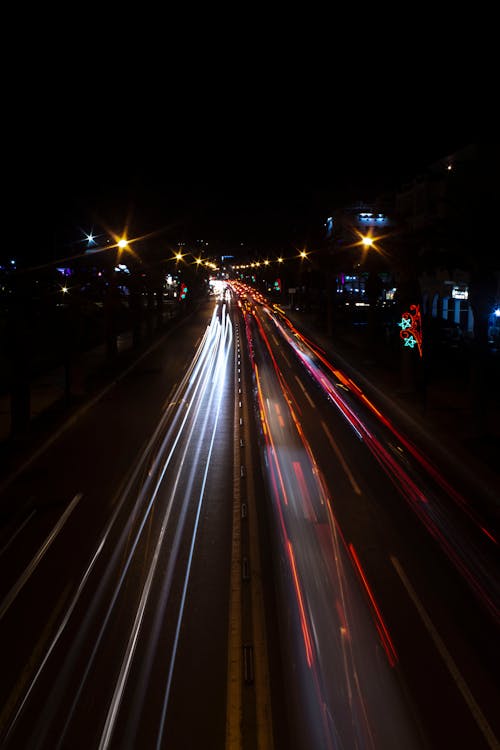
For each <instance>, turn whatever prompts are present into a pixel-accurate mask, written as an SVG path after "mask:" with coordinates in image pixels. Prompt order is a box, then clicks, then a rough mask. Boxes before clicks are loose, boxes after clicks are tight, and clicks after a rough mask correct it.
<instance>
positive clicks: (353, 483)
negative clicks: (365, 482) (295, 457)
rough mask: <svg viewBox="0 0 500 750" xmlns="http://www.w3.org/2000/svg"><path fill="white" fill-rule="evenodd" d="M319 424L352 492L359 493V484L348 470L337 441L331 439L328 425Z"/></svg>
mask: <svg viewBox="0 0 500 750" xmlns="http://www.w3.org/2000/svg"><path fill="white" fill-rule="evenodd" d="M321 426H322V427H323V430H324V431H325V433H326V436H327V438H328V440H329V442H330V445H331V446H332V448H333V450H334V451H335V455H336V456H337V458H338V460H339V461H340V463H341V464H342V468H343V469H344V471H345V473H346V474H347V476H348V478H349V481H350V483H351V486H352V488H353V490H354V492H355V493H356V495H361V490H360V488H359V484H358V483H357V482H356V480H355V479H354V476H353V473H352V471H351V470H350V468H349V467H348V465H347V462H346V460H345V458H344V456H343V455H342V452H341V450H340V448H339V447H338V445H337V443H336V442H335V440H334V439H333V435H332V433H331V432H330V430H329V429H328V427H327V425H326V424H325V422H323V421H322V422H321Z"/></svg>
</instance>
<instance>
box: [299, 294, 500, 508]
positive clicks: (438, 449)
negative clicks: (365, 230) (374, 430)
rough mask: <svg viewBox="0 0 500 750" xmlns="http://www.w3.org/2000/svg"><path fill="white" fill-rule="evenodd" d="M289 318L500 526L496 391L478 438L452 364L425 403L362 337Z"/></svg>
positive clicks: (303, 317)
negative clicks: (481, 499)
mask: <svg viewBox="0 0 500 750" xmlns="http://www.w3.org/2000/svg"><path fill="white" fill-rule="evenodd" d="M285 312H286V314H287V316H288V317H289V318H290V320H291V321H292V322H293V324H294V325H296V326H297V328H298V329H299V330H301V331H302V332H303V333H304V335H306V336H307V337H309V338H310V339H311V340H313V341H315V342H316V343H317V344H318V345H319V346H320V347H321V348H322V349H323V350H324V351H325V352H326V353H327V354H328V357H329V358H330V359H331V360H332V361H333V362H336V363H337V364H338V365H339V367H340V369H342V370H344V371H345V372H346V374H347V375H349V376H350V377H352V379H353V380H354V382H356V383H357V384H358V385H359V386H360V387H361V388H362V389H363V390H364V391H365V393H366V394H367V395H368V397H369V398H370V399H371V400H372V401H373V402H374V403H375V404H376V405H377V406H378V407H379V408H380V410H381V411H382V412H383V413H385V414H386V415H387V416H388V417H389V418H390V419H391V420H392V421H393V422H394V424H395V425H397V426H398V427H400V429H401V430H402V431H403V432H404V433H405V434H406V435H407V436H408V437H409V438H410V439H411V440H412V441H413V442H415V443H416V444H417V445H420V446H421V448H422V449H424V450H425V451H426V453H427V455H429V457H433V458H434V460H435V463H437V464H438V465H441V466H443V467H444V466H446V467H447V469H448V473H450V472H451V475H452V477H455V479H456V480H457V482H456V483H457V485H458V487H457V488H458V489H460V486H461V485H462V483H464V482H465V483H466V485H467V486H468V488H469V490H470V491H472V496H473V497H474V488H477V490H478V494H479V492H480V493H481V495H483V496H484V497H485V499H486V501H487V503H488V509H489V511H491V512H492V513H493V515H494V516H495V518H496V519H497V521H498V520H499V519H500V398H499V396H498V392H497V390H496V389H492V390H494V392H493V393H491V394H490V397H489V414H488V418H489V419H488V428H489V434H488V437H487V438H481V437H478V436H477V434H476V433H475V430H474V412H473V405H472V400H471V394H470V391H469V386H468V383H467V382H466V380H465V379H464V378H463V377H462V378H460V377H458V376H457V372H456V371H454V370H453V364H452V363H451V364H450V366H449V368H448V369H449V371H448V372H444V373H441V375H440V377H438V378H435V379H433V380H432V381H431V382H430V383H429V384H428V387H427V391H426V399H425V403H424V400H423V397H422V394H418V393H416V392H413V391H408V390H406V391H405V390H404V388H403V387H402V378H401V372H400V369H399V367H398V365H397V363H395V362H393V361H390V358H387V357H385V358H384V357H377V358H376V357H371V358H370V357H369V356H368V355H367V353H366V350H365V348H364V346H363V341H362V336H363V333H362V332H361V331H352V332H349V331H343V332H339V333H337V334H336V335H334V336H331V337H330V336H328V335H327V334H326V331H325V330H324V329H323V328H322V327H321V326H320V325H319V324H318V322H317V317H316V314H314V313H306V312H298V311H294V310H289V309H286V310H285ZM478 501H479V499H478Z"/></svg>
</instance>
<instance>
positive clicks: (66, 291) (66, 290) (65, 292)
mask: <svg viewBox="0 0 500 750" xmlns="http://www.w3.org/2000/svg"><path fill="white" fill-rule="evenodd" d="M68 291H69V289H68V287H67V286H62V287H61V292H62V293H63V294H67V293H68Z"/></svg>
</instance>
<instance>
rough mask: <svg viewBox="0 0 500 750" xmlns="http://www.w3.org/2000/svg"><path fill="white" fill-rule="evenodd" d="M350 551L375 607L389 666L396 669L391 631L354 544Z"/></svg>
mask: <svg viewBox="0 0 500 750" xmlns="http://www.w3.org/2000/svg"><path fill="white" fill-rule="evenodd" d="M349 551H350V553H351V556H352V559H353V561H354V564H355V566H356V569H357V571H358V573H359V576H360V578H361V581H362V583H363V586H364V587H365V590H366V593H367V594H368V598H369V600H370V603H371V605H372V607H373V611H374V613H375V617H376V625H377V630H378V633H379V636H380V640H381V642H382V645H383V647H384V650H385V653H386V654H387V658H388V660H389V664H390V665H391V667H394V666H395V665H396V664H397V661H398V655H397V653H396V649H395V648H394V644H393V642H392V640H391V636H390V635H389V631H388V630H387V627H386V625H385V622H384V619H383V617H382V613H381V612H380V609H379V607H378V605H377V602H376V601H375V597H374V595H373V592H372V590H371V588H370V586H369V584H368V581H367V579H366V576H365V573H364V571H363V568H362V566H361V563H360V561H359V557H358V556H357V554H356V550H355V549H354V545H353V544H349Z"/></svg>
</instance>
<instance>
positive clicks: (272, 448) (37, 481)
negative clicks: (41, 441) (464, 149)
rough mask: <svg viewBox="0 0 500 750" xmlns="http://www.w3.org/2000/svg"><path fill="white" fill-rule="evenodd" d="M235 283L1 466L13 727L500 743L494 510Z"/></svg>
mask: <svg viewBox="0 0 500 750" xmlns="http://www.w3.org/2000/svg"><path fill="white" fill-rule="evenodd" d="M234 289H235V291H234V292H233V293H230V292H224V291H223V293H222V295H221V297H220V299H219V301H218V302H217V304H215V300H211V301H209V302H207V304H206V305H205V306H204V307H203V308H202V309H200V310H199V311H198V312H197V313H196V314H194V315H192V316H191V317H190V318H189V319H187V320H185V321H183V323H182V325H180V326H179V327H177V328H176V329H174V330H173V331H171V332H170V334H169V335H168V336H167V337H166V338H165V340H163V341H162V342H160V343H159V345H158V346H157V347H156V348H155V349H154V350H153V351H152V352H151V353H150V354H149V355H148V356H147V357H145V358H143V359H142V360H141V361H140V362H139V363H138V364H137V366H136V367H134V368H133V369H131V370H130V371H129V372H128V374H127V375H126V377H124V378H122V379H121V380H119V382H117V383H116V384H115V385H114V386H113V387H112V388H110V389H108V390H107V391H106V392H105V393H104V394H103V396H102V398H100V399H99V400H98V401H97V402H96V403H94V404H93V406H92V407H91V408H88V409H87V410H86V411H84V412H83V413H82V414H81V415H80V416H79V418H78V420H76V421H75V422H74V423H73V424H72V425H71V426H70V427H69V428H68V429H66V430H64V431H61V433H60V435H59V436H58V437H57V439H55V440H54V441H53V442H52V443H51V444H50V446H49V447H48V448H47V450H45V451H44V452H42V453H41V454H40V456H39V457H38V458H37V459H36V460H34V461H33V462H31V463H30V464H29V466H28V467H27V468H26V469H25V470H24V471H23V472H22V473H20V474H19V475H18V476H17V477H16V478H15V480H13V481H12V482H10V483H9V484H8V485H7V486H6V487H5V488H4V490H3V493H2V497H1V498H0V501H1V503H2V507H8V508H10V509H11V513H10V514H9V515H8V516H7V518H6V520H5V522H4V523H3V525H2V528H1V529H0V566H1V568H0V569H1V581H0V644H1V646H0V648H1V658H0V661H1V664H2V671H1V679H0V706H1V708H0V737H1V739H2V747H3V746H5V747H12V748H18V747H19V748H51V749H52V748H72V749H73V748H85V749H86V750H88V748H94V747H95V748H107V747H110V748H114V747H116V748H128V747H131V748H136V747H140V748H143V747H144V748H150V747H151V748H156V747H158V748H159V747H168V748H174V750H178V748H198V747H204V748H214V749H218V748H224V747H225V748H228V749H229V748H239V747H243V748H244V750H246V749H247V748H249V749H250V748H254V747H259V748H260V749H261V750H264V749H265V748H268V747H269V748H271V747H273V746H274V747H276V748H279V750H281V748H286V750H288V749H289V748H290V749H291V750H306V749H307V750H309V749H310V748H314V749H316V748H318V749H320V748H321V749H322V748H337V747H345V748H351V747H352V748H354V747H360V748H377V749H378V748H381V749H382V750H390V749H391V748H398V750H399V749H400V748H405V749H406V748H443V747H456V748H461V747H467V748H474V749H476V748H477V749H478V750H481V748H495V747H498V740H497V738H498V737H499V736H500V734H499V720H498V710H497V709H498V705H500V701H499V694H498V674H499V672H498V666H499V665H498V648H497V642H498V619H497V618H498V576H497V571H498V568H497V567H495V565H496V563H497V558H496V553H497V545H496V544H495V542H494V541H493V539H492V538H491V537H492V536H493V535H494V533H495V530H494V529H489V528H487V527H486V528H485V527H484V524H482V519H481V518H480V517H478V516H477V515H476V514H475V513H474V511H473V510H472V507H473V506H472V505H471V504H470V503H469V502H468V498H464V497H463V496H462V495H461V494H460V491H459V490H457V489H456V488H455V487H453V485H452V477H451V478H450V477H448V476H446V477H445V476H444V475H443V474H441V473H440V471H439V470H438V469H437V468H436V467H435V466H434V465H433V464H432V462H430V459H429V457H428V456H425V455H423V454H422V453H421V452H419V451H418V450H416V449H415V447H414V446H413V444H412V443H411V440H409V439H408V438H407V436H405V435H403V434H401V433H400V432H399V431H398V428H397V427H396V426H395V425H394V424H393V423H392V422H391V421H390V419H389V418H388V417H387V415H384V414H381V413H380V411H378V410H377V409H376V408H374V405H373V404H371V403H370V402H369V401H368V400H367V399H366V397H365V396H364V394H363V393H362V392H361V391H360V390H359V388H358V387H357V386H356V384H355V383H353V382H352V381H350V380H349V379H348V378H346V377H345V376H344V375H343V373H342V372H341V371H340V370H339V369H338V368H336V367H335V363H330V362H328V361H326V360H325V359H324V358H323V357H322V354H321V352H319V351H318V350H315V349H314V347H313V346H311V345H310V344H309V343H308V342H307V341H305V340H304V339H303V338H302V337H301V336H300V333H299V332H297V331H295V330H294V329H293V327H292V326H291V325H290V324H289V322H287V320H286V318H285V317H284V316H283V314H280V313H279V312H276V311H272V310H270V309H269V308H268V307H267V306H266V305H265V304H262V300H260V301H259V300H258V299H254V300H252V299H251V298H250V295H249V294H248V293H247V292H246V291H244V290H242V289H239V290H238V289H237V288H236V287H234ZM238 296H239V300H240V306H238V305H237V304H236V300H237V298H238ZM264 605H265V606H264Z"/></svg>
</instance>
